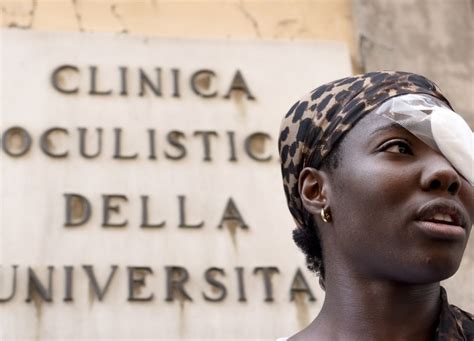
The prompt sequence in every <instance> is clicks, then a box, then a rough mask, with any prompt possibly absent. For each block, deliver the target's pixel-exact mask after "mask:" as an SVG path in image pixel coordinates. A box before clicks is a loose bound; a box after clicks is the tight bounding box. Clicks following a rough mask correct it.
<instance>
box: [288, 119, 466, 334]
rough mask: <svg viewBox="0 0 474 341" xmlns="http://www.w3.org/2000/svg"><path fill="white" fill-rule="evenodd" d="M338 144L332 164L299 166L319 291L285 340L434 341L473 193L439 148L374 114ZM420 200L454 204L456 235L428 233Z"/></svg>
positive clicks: (460, 250)
mask: <svg viewBox="0 0 474 341" xmlns="http://www.w3.org/2000/svg"><path fill="white" fill-rule="evenodd" d="M340 147H341V150H340V151H341V160H340V165H339V167H338V168H337V169H335V170H327V169H320V170H316V169H313V168H305V169H304V170H303V171H302V172H301V174H300V177H299V188H300V193H301V197H302V201H303V205H304V207H305V209H306V210H307V211H309V212H310V213H311V214H313V215H314V217H315V219H316V221H317V224H318V227H319V231H320V236H321V243H322V249H323V256H324V264H325V270H326V274H325V287H326V297H325V301H324V304H323V307H322V309H321V312H320V314H319V315H318V316H317V318H316V319H315V320H314V321H313V322H312V323H311V324H310V325H309V326H308V327H307V328H306V329H304V330H303V331H301V332H299V333H298V334H296V335H295V336H293V337H292V338H290V340H431V339H432V338H433V336H434V334H435V330H436V326H437V322H438V321H437V320H438V317H439V312H440V281H441V280H444V279H446V278H448V277H450V276H452V275H453V274H454V273H455V272H456V271H457V269H458V267H459V265H460V262H461V258H462V255H463V253H464V249H465V247H466V244H467V240H468V238H469V234H470V230H471V225H472V222H473V221H474V189H473V187H472V186H471V185H470V184H469V183H468V181H467V180H466V179H465V178H463V177H462V176H461V175H460V174H458V173H457V172H456V170H455V169H454V168H453V167H452V166H451V164H450V163H449V162H448V161H447V160H446V159H445V158H444V157H443V156H442V155H441V154H439V153H438V152H436V151H434V150H433V149H431V148H430V147H428V146H427V145H426V144H424V143H423V142H421V141H420V140H419V139H417V138H416V137H415V136H413V135H412V134H410V133H409V132H408V131H406V130H404V129H403V128H401V127H399V126H396V125H393V124H391V122H390V121H389V120H388V119H386V118H384V117H381V116H376V115H374V114H369V115H367V116H366V117H365V118H363V119H362V120H361V121H360V122H359V123H358V124H357V125H356V126H355V127H354V128H353V129H352V130H351V131H349V132H348V134H347V135H346V136H345V137H344V140H343V141H342V145H341V146H340ZM427 205H428V206H430V205H431V206H433V207H434V206H436V205H438V206H437V207H441V206H446V207H451V208H452V207H455V208H456V210H457V212H458V213H459V214H460V215H461V216H462V218H463V219H464V220H463V223H462V225H463V231H461V234H459V235H457V236H456V237H455V238H454V237H449V238H448V237H444V236H439V235H435V236H433V235H430V234H429V233H428V234H427V233H426V231H424V230H423V229H422V228H420V222H419V212H420V209H422V208H423V207H427ZM431 206H430V207H431ZM322 208H325V209H326V210H328V209H329V210H330V213H331V221H330V222H328V223H325V222H323V221H322V220H321V218H320V212H321V209H322Z"/></svg>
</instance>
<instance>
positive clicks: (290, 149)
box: [278, 71, 451, 227]
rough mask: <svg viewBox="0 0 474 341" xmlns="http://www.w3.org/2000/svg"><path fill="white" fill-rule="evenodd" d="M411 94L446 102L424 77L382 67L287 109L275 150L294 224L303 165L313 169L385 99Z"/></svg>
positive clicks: (299, 214) (298, 218)
mask: <svg viewBox="0 0 474 341" xmlns="http://www.w3.org/2000/svg"><path fill="white" fill-rule="evenodd" d="M414 93H417V94H427V95H431V96H433V97H436V98H439V99H440V100H442V101H443V102H445V103H446V104H448V105H449V106H451V105H450V104H449V102H448V100H447V99H446V98H445V97H444V96H443V95H442V94H441V92H440V91H439V89H438V87H437V86H436V85H435V84H434V83H433V82H431V81H430V80H428V79H426V78H425V77H423V76H420V75H416V74H412V73H407V72H397V71H387V72H369V73H366V74H362V75H357V76H353V77H347V78H343V79H339V80H336V81H334V82H331V83H328V84H325V85H321V86H320V87H318V88H316V89H315V90H313V91H311V92H310V93H309V94H308V95H306V96H305V97H303V98H302V99H301V100H299V101H298V102H296V103H295V104H294V105H293V106H292V107H291V109H290V111H288V113H287V114H286V116H285V117H284V118H283V121H282V124H281V128H280V138H279V140H278V149H279V152H280V160H281V170H282V175H283V185H284V189H285V195H286V200H287V202H288V207H289V209H290V212H291V214H292V215H293V218H294V219H295V222H296V224H297V225H298V227H303V226H304V225H305V223H304V216H305V213H304V209H303V204H302V202H301V198H300V195H299V190H298V178H299V175H300V172H301V171H302V170H303V168H305V167H314V168H319V167H320V166H321V162H322V161H323V159H324V158H325V157H326V156H327V155H328V154H329V153H330V152H331V150H332V148H333V147H334V146H335V145H336V143H337V142H338V141H339V140H340V139H341V138H342V137H343V136H344V135H345V134H346V133H347V132H348V131H349V130H350V129H351V128H352V127H354V125H355V124H356V123H357V121H358V120H360V119H361V118H362V117H364V116H365V115H366V114H368V113H369V112H371V111H372V110H374V109H375V108H377V107H378V106H379V105H380V104H382V103H383V102H384V101H385V100H387V99H389V98H392V97H395V96H400V95H405V94H414Z"/></svg>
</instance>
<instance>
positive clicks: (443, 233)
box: [416, 220, 466, 240]
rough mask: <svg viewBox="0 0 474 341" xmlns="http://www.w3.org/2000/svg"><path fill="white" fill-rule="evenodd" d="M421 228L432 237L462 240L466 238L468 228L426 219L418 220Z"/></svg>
mask: <svg viewBox="0 0 474 341" xmlns="http://www.w3.org/2000/svg"><path fill="white" fill-rule="evenodd" d="M416 223H417V226H418V227H419V228H420V230H421V231H422V232H423V233H425V234H427V235H428V236H429V237H431V238H435V239H444V240H462V239H464V238H466V230H465V229H464V228H463V227H462V226H459V225H450V224H446V223H441V222H433V221H426V220H418V221H416Z"/></svg>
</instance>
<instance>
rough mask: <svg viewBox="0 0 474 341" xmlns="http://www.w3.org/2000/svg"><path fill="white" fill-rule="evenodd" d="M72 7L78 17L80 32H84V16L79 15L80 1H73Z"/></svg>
mask: <svg viewBox="0 0 474 341" xmlns="http://www.w3.org/2000/svg"><path fill="white" fill-rule="evenodd" d="M71 1H72V7H73V9H74V16H75V17H76V22H77V27H78V28H79V31H80V32H84V27H83V26H82V16H81V14H80V13H79V8H78V2H79V0H71Z"/></svg>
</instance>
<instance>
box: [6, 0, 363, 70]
mask: <svg viewBox="0 0 474 341" xmlns="http://www.w3.org/2000/svg"><path fill="white" fill-rule="evenodd" d="M0 6H1V12H0V15H1V26H2V27H24V28H30V29H34V30H47V31H87V32H122V33H128V34H146V35H153V36H161V37H186V38H192V37H199V38H234V39H235V38H237V39H249V38H252V39H253V38H261V39H285V40H288V39H289V40H294V39H317V40H335V41H343V42H345V43H346V44H347V45H348V46H349V48H350V50H351V56H352V57H353V61H354V60H355V59H354V56H355V55H356V53H355V43H354V42H355V39H354V36H353V27H352V24H353V22H352V2H351V1H350V0H298V1H289V0H284V1H283V0H277V1H258V0H253V1H236V0H228V1H216V0H214V1H213V0H207V1H192V0H191V1H170V0H168V1H160V0H118V1H111V0H71V1H66V0H14V1H12V0H1V1H0Z"/></svg>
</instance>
